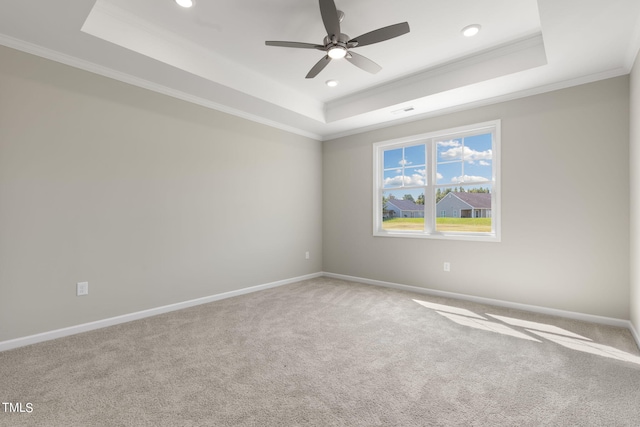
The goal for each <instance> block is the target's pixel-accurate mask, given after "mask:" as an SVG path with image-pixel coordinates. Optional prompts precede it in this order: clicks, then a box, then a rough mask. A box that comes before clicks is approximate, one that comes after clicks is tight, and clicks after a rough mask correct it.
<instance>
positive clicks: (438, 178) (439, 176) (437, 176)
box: [436, 172, 444, 181]
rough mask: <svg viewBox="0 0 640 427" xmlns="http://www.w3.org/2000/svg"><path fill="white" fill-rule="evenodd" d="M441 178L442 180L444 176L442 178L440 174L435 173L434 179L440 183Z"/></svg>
mask: <svg viewBox="0 0 640 427" xmlns="http://www.w3.org/2000/svg"><path fill="white" fill-rule="evenodd" d="M442 178H444V176H442V174H441V173H440V172H436V179H437V180H438V181H440V180H441V179H442Z"/></svg>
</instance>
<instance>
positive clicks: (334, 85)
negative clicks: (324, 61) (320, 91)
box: [325, 80, 338, 87]
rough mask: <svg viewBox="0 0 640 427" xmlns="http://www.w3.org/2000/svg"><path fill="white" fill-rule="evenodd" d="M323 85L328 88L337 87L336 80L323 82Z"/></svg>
mask: <svg viewBox="0 0 640 427" xmlns="http://www.w3.org/2000/svg"><path fill="white" fill-rule="evenodd" d="M325 84H326V85H327V86H329V87H336V86H338V81H337V80H327V81H326V82H325Z"/></svg>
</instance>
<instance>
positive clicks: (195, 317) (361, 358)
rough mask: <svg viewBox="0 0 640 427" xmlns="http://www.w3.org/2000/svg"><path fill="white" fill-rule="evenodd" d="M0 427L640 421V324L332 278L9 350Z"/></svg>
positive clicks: (0, 387)
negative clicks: (9, 407) (9, 406)
mask: <svg viewBox="0 0 640 427" xmlns="http://www.w3.org/2000/svg"><path fill="white" fill-rule="evenodd" d="M0 400H1V401H2V402H10V403H21V404H23V408H25V407H26V404H27V403H29V404H31V406H30V407H31V408H32V411H31V412H23V413H14V412H7V411H3V406H1V405H0V426H12V427H13V426H65V427H67V426H405V427H409V426H639V425H640V352H639V351H638V348H637V347H636V345H635V343H634V341H633V339H632V337H631V335H630V333H629V331H627V330H625V329H621V328H615V327H610V326H602V325H595V324H589V323H585V322H578V321H573V320H567V319H562V318H556V317H551V316H545V315H540V314H534V313H528V312H522V311H517V310H510V309H504V308H497V307H491V306H486V305H480V304H475V303H470V302H464V301H458V300H450V299H444V298H437V297H431V296H425V295H421V294H414V293H410V292H404V291H398V290H393V289H386V288H381V287H375V286H370V285H363V284H357V283H351V282H345V281H340V280H335V279H329V278H318V279H313V280H308V281H304V282H299V283H295V284H291V285H286V286H281V287H277V288H273V289H269V290H265V291H261V292H256V293H252V294H247V295H243V296H239V297H235V298H230V299H226V300H222V301H217V302H214V303H210V304H205V305H201V306H197V307H193V308H189V309H185V310H181V311H176V312H172V313H167V314H163V315H159V316H155V317H151V318H147V319H143V320H139V321H135V322H130V323H126V324H122V325H118V326H113V327H109V328H104V329H100V330H96V331H92V332H87V333H83V334H78V335H75V336H70V337H66V338H62V339H58V340H54V341H49V342H44V343H40V344H36V345H32V346H28V347H23V348H19V349H15V350H10V351H5V352H2V353H0Z"/></svg>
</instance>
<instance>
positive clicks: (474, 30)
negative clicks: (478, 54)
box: [462, 24, 482, 37]
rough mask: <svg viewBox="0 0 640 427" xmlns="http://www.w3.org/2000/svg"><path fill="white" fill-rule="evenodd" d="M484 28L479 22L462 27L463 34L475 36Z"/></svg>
mask: <svg viewBox="0 0 640 427" xmlns="http://www.w3.org/2000/svg"><path fill="white" fill-rule="evenodd" d="M480 28H482V27H481V26H480V25H479V24H473V25H467V26H466V27H464V28H463V29H462V35H463V36H465V37H473V36H475V35H476V34H478V33H479V32H480Z"/></svg>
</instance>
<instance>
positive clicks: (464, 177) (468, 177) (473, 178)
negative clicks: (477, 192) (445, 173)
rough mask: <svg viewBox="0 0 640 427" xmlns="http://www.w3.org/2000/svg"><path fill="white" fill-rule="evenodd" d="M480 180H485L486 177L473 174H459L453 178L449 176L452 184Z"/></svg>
mask: <svg viewBox="0 0 640 427" xmlns="http://www.w3.org/2000/svg"><path fill="white" fill-rule="evenodd" d="M481 181H487V178H485V177H484V176H473V175H461V176H454V177H453V178H451V183H452V184H461V183H465V184H468V183H470V182H481Z"/></svg>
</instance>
